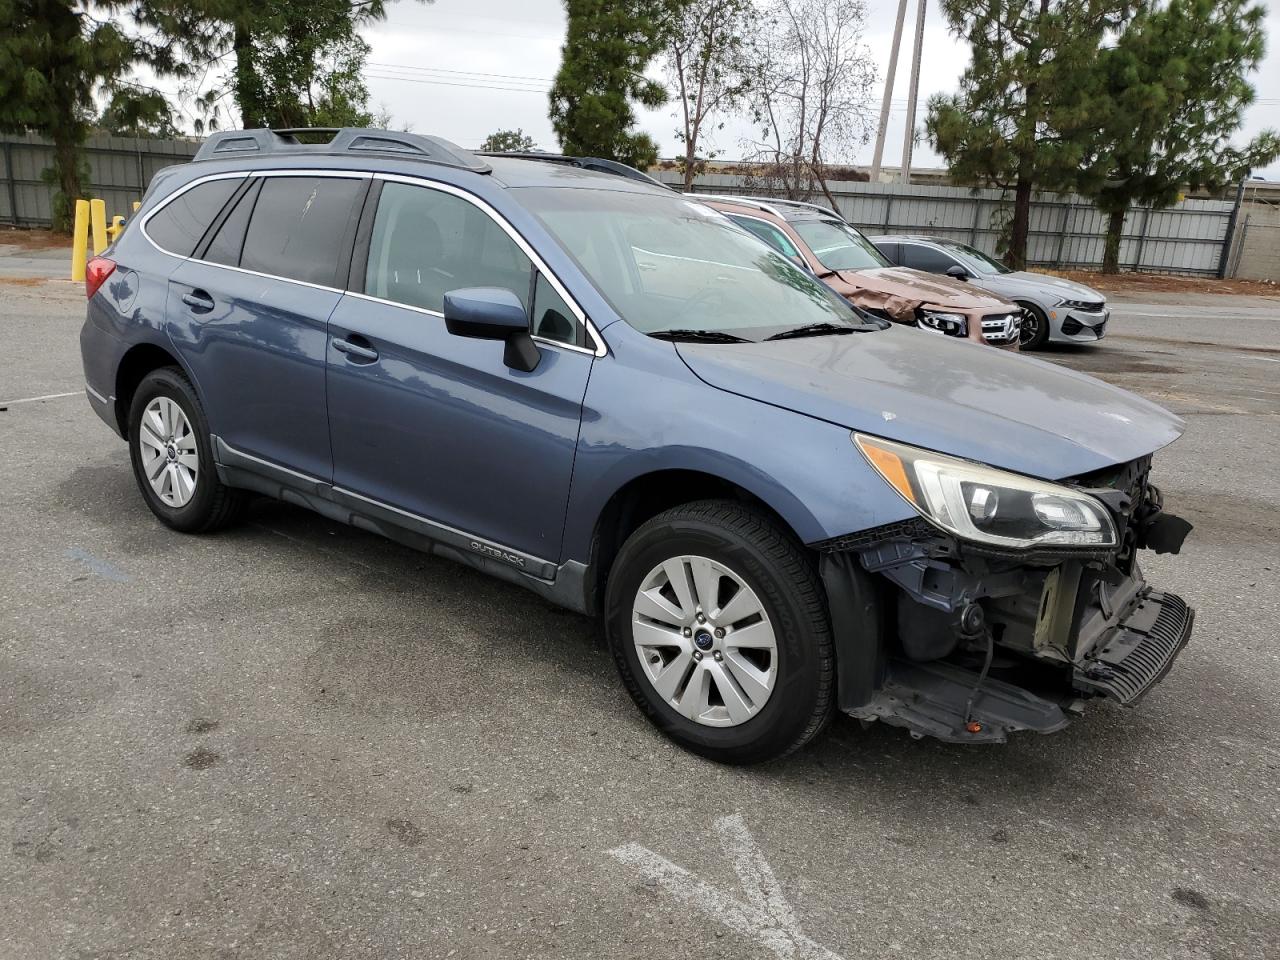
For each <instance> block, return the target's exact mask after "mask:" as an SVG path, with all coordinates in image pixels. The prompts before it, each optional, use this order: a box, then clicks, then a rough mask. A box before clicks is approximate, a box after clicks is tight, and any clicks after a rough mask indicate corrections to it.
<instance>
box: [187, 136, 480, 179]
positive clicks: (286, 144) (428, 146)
mask: <svg viewBox="0 0 1280 960" xmlns="http://www.w3.org/2000/svg"><path fill="white" fill-rule="evenodd" d="M308 135H323V136H328V137H329V139H328V140H327V141H326V142H323V143H304V142H302V141H301V140H299V139H298V137H299V136H308ZM343 153H355V154H360V153H378V154H391V155H394V156H397V157H403V158H405V159H412V160H424V161H426V162H428V163H438V164H441V165H443V166H446V167H458V168H460V169H462V170H471V171H474V172H475V173H489V172H490V170H491V168H490V166H489V164H487V163H485V162H484V161H483V160H481V159H479V158H478V157H477V156H476V155H475V154H474V153H472V152H471V151H470V150H463V149H462V147H460V146H458V145H457V144H455V143H450V142H449V141H448V140H445V139H443V138H441V137H428V136H424V135H422V134H419V133H404V132H398V131H393V130H372V129H365V128H363V127H297V128H294V127H289V128H285V129H280V130H268V129H261V130H221V131H219V132H217V133H212V134H210V135H209V136H208V137H207V138H206V139H205V141H204V143H202V144H201V145H200V149H199V150H197V151H196V155H195V157H194V158H193V159H194V160H197V161H198V160H215V159H223V158H226V157H236V156H252V155H255V154H256V155H265V154H280V155H289V154H293V155H298V154H304V155H305V154H319V155H328V156H332V155H335V154H343Z"/></svg>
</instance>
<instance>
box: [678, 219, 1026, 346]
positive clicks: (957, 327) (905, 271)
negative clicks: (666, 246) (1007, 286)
mask: <svg viewBox="0 0 1280 960" xmlns="http://www.w3.org/2000/svg"><path fill="white" fill-rule="evenodd" d="M696 199H697V200H699V201H700V202H702V203H705V204H706V205H707V206H709V207H712V208H713V209H715V210H719V211H720V212H721V213H723V214H724V215H725V216H727V217H728V218H729V219H730V220H733V221H734V222H735V223H737V224H738V225H739V226H742V227H745V228H746V229H747V230H750V231H751V232H752V233H754V234H755V235H756V236H758V237H759V238H760V239H761V240H764V241H765V242H766V243H768V244H769V245H770V246H771V247H773V248H774V249H776V250H778V251H779V252H781V253H782V254H784V255H785V256H787V257H788V258H790V259H791V260H793V261H794V262H795V263H797V264H798V265H800V266H802V267H804V268H805V269H807V270H809V271H811V272H812V273H814V274H815V275H816V276H817V277H818V279H820V280H822V281H824V282H825V283H826V284H827V285H828V286H830V287H831V288H832V289H833V290H835V291H836V292H837V293H839V294H840V295H841V296H843V297H845V298H846V299H848V300H849V301H850V302H851V303H853V304H855V305H856V306H858V307H860V308H862V309H863V310H866V311H868V312H870V313H874V314H876V315H877V316H881V317H884V318H885V319H888V320H892V321H894V322H895V323H902V324H906V325H909V326H918V327H920V328H921V329H922V330H932V331H934V332H935V333H940V334H943V335H945V336H951V337H962V338H967V339H969V340H973V341H976V342H978V343H986V344H990V345H991V346H994V347H1000V348H1002V349H1005V350H1017V349H1018V332H1019V325H1020V324H1021V321H1022V311H1021V309H1020V308H1019V307H1017V306H1015V305H1014V304H1012V303H1010V302H1009V301H1007V300H1003V299H1001V298H1000V297H998V296H996V295H995V294H992V293H987V292H985V291H983V290H978V289H976V288H974V287H972V286H970V285H969V284H966V283H961V282H960V281H958V280H952V279H950V278H948V277H940V276H937V275H935V274H932V273H924V272H922V271H920V270H912V269H910V268H908V267H895V266H893V265H892V264H890V263H889V261H888V260H886V259H885V258H884V256H883V254H881V253H880V251H879V250H877V249H876V248H875V246H874V245H873V244H872V243H871V241H870V240H868V239H867V238H866V237H864V236H863V235H862V233H861V231H859V230H858V229H857V228H856V227H854V226H851V225H850V224H848V223H846V222H845V221H844V220H842V219H840V218H839V217H838V216H837V215H836V214H835V213H833V212H832V211H830V210H828V209H827V208H825V207H819V206H816V205H814V204H808V203H797V202H795V201H790V200H755V199H751V198H747V197H721V196H706V195H704V194H698V195H696Z"/></svg>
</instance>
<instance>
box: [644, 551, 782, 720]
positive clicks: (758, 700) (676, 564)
mask: <svg viewBox="0 0 1280 960" xmlns="http://www.w3.org/2000/svg"><path fill="white" fill-rule="evenodd" d="M631 631H632V640H633V642H634V643H635V648H636V654H637V656H638V658H639V660H640V664H641V666H642V667H643V672H644V676H645V678H646V680H647V681H648V682H649V683H650V684H651V685H652V686H653V689H654V690H655V691H656V692H657V693H658V695H659V696H660V697H661V698H662V699H663V700H664V701H665V702H666V703H667V704H669V705H670V706H671V707H672V708H673V709H674V710H676V711H677V712H678V713H680V714H681V715H682V716H684V717H687V718H688V719H690V720H692V721H694V722H695V723H700V724H703V725H705V726H710V727H735V726H738V725H739V724H742V723H746V722H747V721H748V720H750V719H751V718H752V717H754V716H755V715H756V714H757V713H759V712H760V710H761V708H762V707H764V705H765V704H766V703H767V702H768V700H769V696H770V694H772V693H773V689H774V685H775V684H776V682H777V676H778V643H777V638H776V636H775V635H774V630H773V624H772V623H771V622H770V620H769V614H768V612H767V611H766V610H765V608H764V604H763V603H761V602H760V598H759V597H757V596H756V593H755V591H754V590H752V589H751V587H750V586H748V585H747V583H746V581H745V580H744V579H743V578H742V577H741V576H740V575H738V574H737V573H735V572H734V571H733V570H731V569H729V568H728V567H726V566H725V565H724V564H722V563H719V562H717V561H715V560H711V559H708V558H707V557H698V556H679V557H672V558H671V559H669V560H665V561H663V562H662V563H660V564H658V566H656V567H654V568H653V569H652V570H650V571H649V573H648V575H647V576H646V577H645V578H644V579H643V580H642V581H641V582H640V589H639V590H638V591H637V592H636V598H635V602H634V604H633V605H632V613H631Z"/></svg>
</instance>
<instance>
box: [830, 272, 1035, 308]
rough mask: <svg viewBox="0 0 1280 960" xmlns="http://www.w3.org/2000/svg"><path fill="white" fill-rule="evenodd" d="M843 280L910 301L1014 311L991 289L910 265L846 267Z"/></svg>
mask: <svg viewBox="0 0 1280 960" xmlns="http://www.w3.org/2000/svg"><path fill="white" fill-rule="evenodd" d="M839 276H840V279H841V280H843V281H845V283H849V284H852V285H853V286H855V287H862V288H863V289H866V290H874V291H876V292H877V293H884V294H888V295H889V296H892V297H902V298H904V299H908V300H920V301H923V302H925V303H934V304H937V305H938V306H940V307H955V308H956V309H957V310H999V309H1001V308H1008V309H1010V310H1012V309H1013V308H1014V307H1013V304H1011V303H1009V302H1008V301H1007V300H1005V299H1003V298H1002V297H1000V295H999V294H996V293H992V292H991V291H990V290H982V289H980V288H978V287H974V286H970V285H969V284H967V283H965V282H963V281H961V280H954V279H952V278H951V277H946V276H941V275H939V274H936V273H925V272H924V271H923V270H912V269H911V268H910V267H873V268H871V269H868V270H843V271H841V272H840V274H839Z"/></svg>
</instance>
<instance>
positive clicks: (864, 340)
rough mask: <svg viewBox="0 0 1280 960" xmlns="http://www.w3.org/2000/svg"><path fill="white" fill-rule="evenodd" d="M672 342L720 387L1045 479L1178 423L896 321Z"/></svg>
mask: <svg viewBox="0 0 1280 960" xmlns="http://www.w3.org/2000/svg"><path fill="white" fill-rule="evenodd" d="M676 347H677V349H678V351H679V353H680V356H681V358H682V359H683V360H684V361H685V363H686V364H688V366H689V368H690V369H691V370H693V372H694V373H695V374H696V375H697V376H698V377H700V378H701V379H702V380H704V381H705V382H706V383H708V384H710V385H711V386H713V387H718V388H719V389H721V390H727V391H729V392H731V393H736V394H740V395H742V396H746V397H751V398H753V399H756V400H760V401H763V402H764V403H769V404H773V405H774V406H778V407H783V408H786V409H788V410H794V411H796V412H797V413H802V414H806V415H808V416H811V417H817V418H819V419H822V420H826V421H829V422H831V423H836V424H839V425H841V426H844V427H848V428H849V429H851V430H860V431H862V432H864V433H870V434H875V435H877V436H881V437H887V438H889V439H891V440H898V441H901V442H903V443H911V444H915V445H917V446H920V447H925V448H927V449H930V450H936V451H940V452H942V453H949V454H952V455H953V456H957V457H965V458H967V459H970V460H977V461H981V462H982V463H988V464H991V465H993V466H996V467H1001V468H1003V469H1006V470H1013V471H1015V472H1018V473H1024V474H1028V475H1030V476H1034V477H1040V478H1042V479H1047V480H1060V479H1063V478H1065V477H1072V476H1077V475H1079V474H1082V473H1088V472H1090V471H1093V470H1098V469H1101V468H1102V467H1106V466H1110V465H1112V464H1116V463H1123V462H1125V461H1127V460H1133V459H1135V458H1137V457H1140V456H1144V455H1146V454H1148V453H1151V452H1152V451H1154V450H1158V449H1159V448H1160V447H1163V446H1164V445H1165V444H1167V443H1169V442H1171V441H1173V440H1175V439H1177V437H1178V436H1179V435H1180V434H1181V433H1182V430H1183V426H1184V424H1183V422H1182V420H1181V419H1179V418H1178V417H1176V416H1174V415H1173V414H1171V413H1169V412H1168V411H1167V410H1165V409H1164V408H1163V407H1159V406H1156V405H1155V404H1154V403H1151V402H1150V401H1147V400H1144V399H1142V398H1141V397H1139V396H1137V395H1135V394H1132V393H1129V392H1128V391H1127V390H1121V389H1120V388H1119V387H1113V386H1111V385H1110V384H1107V383H1103V382H1102V381H1100V380H1095V379H1094V378H1093V377H1090V376H1087V375H1085V374H1082V373H1076V372H1075V371H1073V370H1068V369H1066V368H1064V367H1059V366H1057V365H1055V364H1052V363H1047V362H1045V361H1043V360H1036V359H1033V358H1031V357H1027V356H1024V355H1021V354H1017V353H1011V352H1007V351H1004V350H992V349H991V348H990V347H987V346H984V345H982V344H975V343H968V342H964V341H958V340H956V339H954V338H951V337H942V336H939V335H938V334H934V333H926V332H924V331H921V330H916V329H912V328H907V327H900V326H891V327H889V328H888V329H886V330H876V331H873V332H868V333H853V334H845V335H842V336H826V337H804V338H797V339H794V340H775V341H772V342H767V343H742V344H700V343H679V344H677V345H676ZM762 439H764V438H762Z"/></svg>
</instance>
